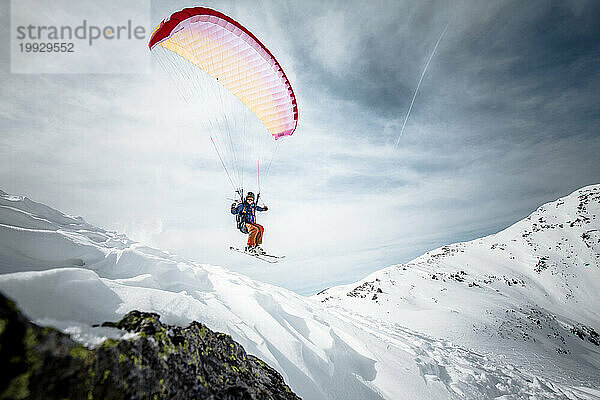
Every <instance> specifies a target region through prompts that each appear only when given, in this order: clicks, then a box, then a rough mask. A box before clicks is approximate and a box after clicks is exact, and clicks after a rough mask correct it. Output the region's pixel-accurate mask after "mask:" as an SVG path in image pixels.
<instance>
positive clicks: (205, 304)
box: [0, 187, 600, 400]
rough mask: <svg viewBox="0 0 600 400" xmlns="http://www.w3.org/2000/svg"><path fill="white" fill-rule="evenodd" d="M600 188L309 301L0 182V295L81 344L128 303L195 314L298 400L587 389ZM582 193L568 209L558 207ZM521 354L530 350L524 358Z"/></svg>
mask: <svg viewBox="0 0 600 400" xmlns="http://www.w3.org/2000/svg"><path fill="white" fill-rule="evenodd" d="M599 192H600V187H591V188H585V189H583V190H582V191H579V192H576V193H575V194H573V195H571V196H569V197H568V198H566V199H564V200H562V201H563V203H562V205H561V206H560V210H565V214H566V211H567V210H569V212H571V213H572V215H569V218H568V219H569V224H566V222H565V221H563V220H562V219H561V218H562V216H563V215H562V214H561V218H558V219H556V215H555V214H556V213H555V214H553V213H551V212H548V211H545V212H541V211H540V210H538V211H536V213H534V214H532V216H531V217H530V220H529V221H522V222H520V223H518V224H516V225H515V226H513V227H511V228H509V229H507V230H506V231H503V232H501V233H499V234H497V235H495V236H491V237H488V238H484V239H480V240H479V241H475V242H471V243H467V244H456V245H451V246H445V247H443V248H441V249H438V250H435V251H433V252H430V253H428V254H426V255H425V256H423V257H420V258H418V259H416V260H414V261H413V262H411V263H409V264H406V265H400V266H394V267H390V268H387V269H384V270H382V271H379V272H377V273H375V274H373V275H371V276H370V277H368V278H367V279H365V280H364V281H362V282H359V283H358V284H355V285H347V286H345V287H337V288H332V289H329V290H327V291H325V292H324V293H321V294H320V295H318V296H316V297H314V298H313V299H310V298H305V297H302V296H299V295H296V294H295V293H292V292H290V291H288V290H285V289H283V288H279V287H275V286H272V285H269V284H265V283H261V282H257V281H254V280H252V279H250V278H248V277H246V276H243V275H241V274H236V273H233V272H230V271H228V270H226V269H224V268H221V267H216V266H210V265H205V264H200V263H197V262H194V261H190V260H186V259H183V258H181V257H178V256H175V255H172V254H169V253H166V252H162V251H160V250H156V249H152V248H149V247H147V246H144V245H142V244H140V243H137V242H135V241H132V240H130V239H128V238H127V237H126V236H124V235H120V234H117V233H116V232H111V231H106V230H103V229H100V228H97V227H94V226H91V225H89V224H87V223H85V221H83V219H81V218H79V217H71V216H68V215H65V214H63V213H60V212H58V211H56V210H53V209H51V208H49V207H47V206H44V205H41V204H39V203H35V202H33V201H31V200H29V199H27V198H24V197H20V196H11V195H8V194H6V193H4V192H0V271H1V272H2V275H0V290H1V291H2V292H3V293H5V294H6V295H7V296H9V297H11V298H13V299H15V300H16V301H17V304H18V305H19V307H20V308H21V309H22V310H23V311H24V312H25V313H26V314H27V315H28V316H29V317H30V318H32V319H33V320H34V321H36V322H38V323H40V324H43V325H52V326H56V327H58V328H59V329H61V330H63V331H65V332H67V333H70V334H71V335H72V336H73V337H74V338H75V339H77V340H80V341H82V342H84V343H86V344H87V345H90V346H92V345H97V344H98V343H100V342H101V341H102V340H103V339H104V338H105V337H108V336H111V337H121V336H122V334H121V333H120V332H118V331H115V330H110V329H107V328H102V329H100V328H91V325H93V324H98V323H101V322H104V321H109V320H113V321H114V320H117V319H118V318H119V317H120V316H122V315H123V314H125V313H126V312H128V311H130V310H133V309H138V310H142V311H152V312H157V313H159V314H160V315H161V316H162V320H163V321H164V322H167V323H170V324H181V325H184V324H187V323H188V322H190V321H191V320H198V321H201V322H203V323H205V324H207V325H208V326H209V327H210V328H211V329H214V330H217V331H222V332H226V333H228V334H230V335H231V336H232V337H233V338H234V339H235V340H236V341H238V342H239V343H241V344H242V345H243V346H244V347H245V349H246V351H248V352H249V353H251V354H254V355H256V356H258V357H260V358H261V359H263V360H264V361H266V362H268V363H269V364H270V365H271V366H273V367H274V368H276V369H277V370H278V371H279V372H280V373H281V374H282V375H283V376H284V378H285V380H286V382H287V383H288V384H289V385H290V386H291V388H292V389H293V390H294V391H295V392H296V393H298V394H299V395H300V396H301V397H303V398H305V399H311V400H312V399H382V398H384V399H399V398H407V399H409V398H410V399H453V398H457V399H459V398H471V399H482V398H506V399H521V398H522V399H529V398H535V399H556V398H559V399H560V398H565V399H598V398H600V392H598V391H596V390H594V389H586V388H584V387H598V384H597V383H598V372H597V371H598V369H597V365H598V363H597V360H598V347H597V346H596V345H595V344H594V343H593V340H594V338H596V337H597V336H594V334H595V332H596V331H595V330H594V328H596V327H597V326H598V323H597V322H598V315H597V311H596V309H595V308H594V305H595V304H596V303H597V291H594V290H596V289H598V288H597V286H596V285H597V284H598V283H597V282H598V279H597V277H598V276H597V269H598V242H597V238H598V235H597V229H598V223H597V219H596V216H595V214H593V213H594V212H596V210H598V194H599ZM586 193H588V194H589V193H591V194H592V196H591V197H589V196H588V197H586V199H587V200H586V201H587V203H585V204H584V206H583V208H582V209H581V210H579V209H578V208H577V207H574V208H573V207H571V206H572V204H571V203H574V202H576V201H580V200H576V199H579V197H580V196H582V195H585V194H586ZM581 201H582V202H583V201H584V200H581ZM553 204H555V203H550V204H549V205H546V206H544V207H546V209H549V208H551V207H554V205H553ZM557 207H558V206H557ZM553 210H554V209H553ZM590 212H592V214H590ZM540 213H541V214H544V218H545V219H544V222H540V221H539V220H538V218H539V217H538V214H540ZM532 218H535V221H533V220H532ZM563 219H564V218H563ZM559 220H560V221H559ZM534 222H535V223H536V228H535V229H537V230H535V231H534V228H533V223H534ZM560 223H562V224H563V227H562V228H560V227H558V224H560ZM571 223H572V224H573V226H571ZM552 224H555V225H556V227H552V228H549V227H548V226H549V225H552ZM515 227H517V228H515ZM594 227H595V228H594ZM558 230H560V235H558V236H557V238H555V240H554V241H552V240H551V238H547V240H546V239H544V238H545V236H544V235H543V234H542V233H543V232H545V231H557V232H558ZM517 231H518V233H519V235H516V236H515V235H513V234H514V233H515V232H517ZM521 233H522V234H523V235H525V236H524V237H522V235H521ZM583 233H585V234H586V235H585V237H582V236H584V235H583ZM558 237H559V238H558ZM528 238H529V240H530V243H528V242H527V239H528ZM564 238H566V239H567V241H564ZM513 239H516V240H517V242H513V241H512V240H513ZM561 240H562V241H561ZM515 243H516V244H515ZM556 246H558V247H559V249H557V250H554V247H556ZM570 246H573V247H570ZM492 247H493V248H492ZM534 247H537V250H535V249H534ZM546 248H548V250H546ZM542 250H543V251H542ZM558 254H560V256H561V257H562V258H561V257H557V255H558ZM567 256H569V257H570V258H567ZM544 257H545V258H544ZM457 260H460V262H458V261H457ZM573 260H577V262H578V263H579V262H580V261H583V263H582V264H581V266H579V264H574V263H573V262H571V261H573ZM539 263H541V264H540V265H539V267H538V264H539ZM586 263H589V265H588V266H585V264H586ZM565 264H568V267H565ZM575 265H576V266H575ZM536 269H537V270H539V272H536ZM582 271H584V272H585V271H587V272H585V273H584V272H582ZM565 277H566V278H565ZM559 278H560V279H559ZM594 279H595V281H594ZM315 300H317V301H315ZM542 300H543V301H542ZM474 303H476V304H474ZM567 316H569V317H570V318H567ZM517 326H520V327H517ZM537 326H542V328H539V329H538V328H537ZM534 328H535V329H538V330H537V331H536V330H535V329H534ZM524 333H526V334H527V336H528V338H527V339H524V336H522V335H523V334H524ZM547 333H548V334H550V333H552V334H555V335H556V337H552V338H545V336H544V335H546V334H547ZM120 335H121V336H120ZM561 338H562V339H561ZM533 339H535V341H533ZM563 341H564V343H563ZM523 343H525V344H526V346H522V345H521V344H523ZM528 346H532V347H531V348H530V347H528ZM555 348H560V349H563V350H564V352H562V353H558V352H556V350H555ZM510 349H514V352H513V353H511V351H510ZM522 350H524V351H525V350H526V351H528V353H527V354H529V355H533V356H534V357H538V358H536V359H535V362H533V361H532V362H531V363H530V364H527V363H525V362H523V360H529V359H530V358H529V355H527V356H525V357H519V354H517V353H519V352H521V351H522ZM564 360H569V362H570V363H569V362H564V363H563V361H564ZM554 364H556V365H557V366H558V367H561V368H562V367H565V366H566V367H568V368H567V369H565V371H566V372H565V374H567V373H568V374H572V376H570V379H561V376H560V374H548V373H546V372H545V370H544V369H543V368H545V367H548V368H550V367H552V365H554ZM575 367H579V370H577V368H575ZM592 367H593V368H594V369H592ZM502 396H504V397H502Z"/></svg>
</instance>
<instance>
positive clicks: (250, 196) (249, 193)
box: [246, 192, 254, 200]
mask: <svg viewBox="0 0 600 400" xmlns="http://www.w3.org/2000/svg"><path fill="white" fill-rule="evenodd" d="M248 199H252V200H254V193H252V192H248V194H247V195H246V200H248Z"/></svg>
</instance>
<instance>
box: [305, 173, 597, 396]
mask: <svg viewBox="0 0 600 400" xmlns="http://www.w3.org/2000/svg"><path fill="white" fill-rule="evenodd" d="M599 233H600V185H594V186H588V187H585V188H582V189H580V190H578V191H576V192H574V193H573V194H571V195H569V196H567V197H564V198H561V199H558V200H556V201H554V202H551V203H548V204H545V205H543V206H541V207H539V208H538V209H537V210H536V211H534V212H533V213H532V214H530V215H529V216H528V217H527V218H525V219H524V220H522V221H519V222H517V223H516V224H514V225H512V226H510V227H508V228H507V229H505V230H503V231H501V232H499V233H497V234H494V235H490V236H487V237H484V238H481V239H477V240H474V241H471V242H466V243H455V244H452V245H449V246H443V247H441V248H439V249H435V250H432V251H430V252H428V253H426V254H424V255H423V256H421V257H419V258H417V259H415V260H413V261H411V262H409V263H407V264H402V265H395V266H391V267H388V268H385V269H383V270H380V271H377V272H375V273H373V274H371V275H369V276H368V277H366V278H365V279H363V280H361V281H359V282H357V283H354V284H350V285H344V286H338V287H334V288H330V289H327V290H324V291H322V292H320V293H318V294H317V295H316V296H314V298H315V299H317V300H319V301H321V302H322V303H323V304H329V305H331V306H334V305H335V306H337V307H341V308H344V309H347V310H354V311H356V312H359V313H360V314H362V315H371V316H376V317H377V318H379V319H381V320H384V321H387V322H391V323H398V324H401V325H404V326H410V327H412V328H414V329H417V330H419V331H421V332H426V333H428V334H430V335H432V336H435V337H440V338H446V339H448V340H451V341H453V342H454V343H456V344H460V345H463V346H466V347H468V348H471V349H474V350H476V351H480V352H484V353H494V354H498V355H501V356H502V357H505V358H507V359H510V360H511V361H512V362H513V363H514V364H515V365H518V366H521V367H524V368H527V369H528V370H531V371H535V372H538V373H541V372H544V373H545V374H546V376H551V377H552V378H553V379H555V380H558V381H563V382H570V383H573V381H578V382H579V383H582V384H583V383H584V382H588V383H589V382H593V385H594V386H599V385H600V374H599V372H598V371H599V370H600V347H599V345H600V337H599V335H598V328H600V309H599V308H598V300H599V298H598V293H599V292H600V234H599ZM568 377H571V378H573V380H570V379H569V378H568ZM575 377H577V378H575Z"/></svg>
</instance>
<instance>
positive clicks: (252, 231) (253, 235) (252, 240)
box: [246, 223, 265, 246]
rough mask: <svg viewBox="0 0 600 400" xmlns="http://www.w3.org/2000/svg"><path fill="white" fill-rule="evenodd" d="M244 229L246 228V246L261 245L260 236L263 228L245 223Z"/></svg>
mask: <svg viewBox="0 0 600 400" xmlns="http://www.w3.org/2000/svg"><path fill="white" fill-rule="evenodd" d="M246 228H248V246H254V245H257V244H262V235H263V232H264V231H265V228H263V226H262V225H260V224H250V223H246Z"/></svg>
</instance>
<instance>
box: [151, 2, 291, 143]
mask: <svg viewBox="0 0 600 400" xmlns="http://www.w3.org/2000/svg"><path fill="white" fill-rule="evenodd" d="M156 46H161V47H163V48H165V49H167V50H170V51H172V52H173V53H176V54H178V55H179V56H181V57H182V58H184V59H186V60H187V61H189V62H190V63H192V64H194V65H195V66H197V67H198V68H201V69H202V70H203V71H204V72H206V73H207V74H208V75H210V76H211V77H212V78H214V79H216V80H217V81H218V82H219V83H220V84H221V85H223V86H224V87H225V88H227V90H229V91H230V92H231V93H232V94H234V95H235V96H236V97H237V98H238V99H239V100H240V101H241V102H242V103H243V104H245V105H246V106H247V107H248V108H249V109H250V110H252V112H253V113H254V114H255V115H256V116H257V117H258V118H259V119H260V121H261V122H262V123H263V124H264V125H265V127H266V128H267V130H268V131H269V132H270V133H271V135H273V137H274V138H275V139H278V138H280V137H283V136H289V135H292V134H293V133H294V131H295V129H296V126H297V122H298V106H297V104H296V97H295V95H294V91H293V90H292V87H291V85H290V83H289V81H288V78H287V76H286V75H285V73H284V72H283V69H282V68H281V66H280V65H279V63H278V62H277V60H275V57H274V56H273V55H272V54H271V52H270V51H269V50H268V49H267V48H266V47H265V46H264V45H263V44H262V43H261V42H260V41H259V40H258V39H257V38H256V37H255V36H254V35H253V34H252V33H251V32H250V31H248V30H247V29H246V28H244V27H243V26H242V25H240V24H239V23H238V22H236V21H234V20H233V19H232V18H230V17H228V16H226V15H224V14H222V13H220V12H218V11H215V10H212V9H209V8H204V7H194V8H185V9H183V10H181V11H178V12H175V13H174V14H172V15H171V16H170V17H168V18H166V19H165V20H164V21H162V22H161V23H160V25H159V26H158V27H157V28H156V29H155V30H154V32H153V34H152V36H151V38H150V42H149V43H148V47H149V48H150V50H153V49H154V48H155V47H156Z"/></svg>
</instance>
